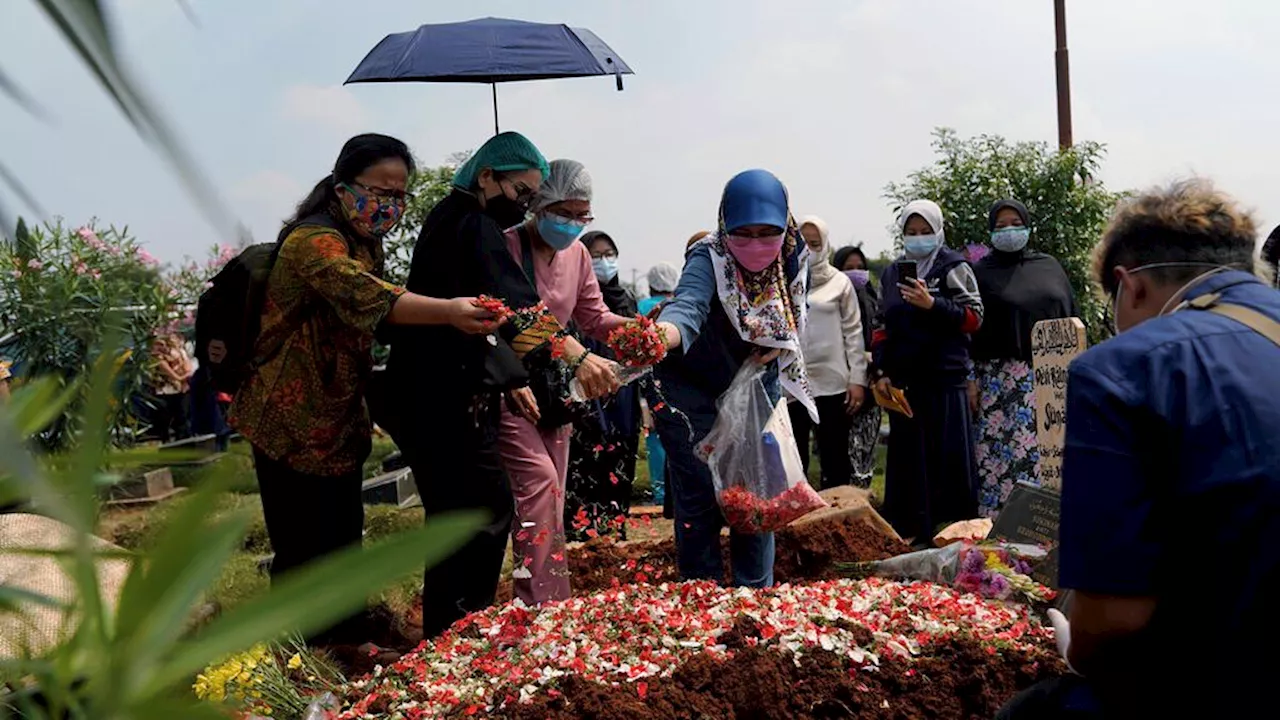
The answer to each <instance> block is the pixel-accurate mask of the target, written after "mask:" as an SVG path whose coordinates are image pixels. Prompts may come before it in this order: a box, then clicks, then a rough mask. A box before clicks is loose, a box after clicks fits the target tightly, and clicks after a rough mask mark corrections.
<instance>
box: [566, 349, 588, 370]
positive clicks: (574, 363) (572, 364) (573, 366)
mask: <svg viewBox="0 0 1280 720" xmlns="http://www.w3.org/2000/svg"><path fill="white" fill-rule="evenodd" d="M590 354H591V351H590V350H583V351H582V354H581V355H579V356H578V357H577V358H575V359H573V360H570V361H569V370H570V371H571V372H578V368H580V367H582V363H584V362H586V361H587V356H588V355H590Z"/></svg>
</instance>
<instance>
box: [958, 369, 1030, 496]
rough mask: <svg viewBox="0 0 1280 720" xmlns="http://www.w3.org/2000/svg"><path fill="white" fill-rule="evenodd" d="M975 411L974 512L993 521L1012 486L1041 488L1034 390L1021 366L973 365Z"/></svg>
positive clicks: (1028, 376)
mask: <svg viewBox="0 0 1280 720" xmlns="http://www.w3.org/2000/svg"><path fill="white" fill-rule="evenodd" d="M974 373H975V375H976V377H977V380H978V394H979V407H978V417H977V418H976V421H975V422H974V436H975V437H974V445H975V457H974V459H975V461H976V462H977V465H978V481H979V483H980V484H979V488H978V512H979V513H980V514H981V515H982V516H983V517H995V515H996V514H997V513H999V512H1000V508H1002V507H1004V503H1005V501H1006V500H1008V499H1009V493H1010V492H1012V491H1013V486H1014V484H1016V483H1019V482H1023V483H1029V484H1032V485H1039V484H1040V468H1039V465H1040V447H1039V444H1038V442H1037V439H1036V410H1035V385H1034V383H1033V378H1034V375H1033V373H1032V372H1031V365H1030V364H1029V363H1027V362H1024V361H1022V360H983V361H979V362H976V363H974Z"/></svg>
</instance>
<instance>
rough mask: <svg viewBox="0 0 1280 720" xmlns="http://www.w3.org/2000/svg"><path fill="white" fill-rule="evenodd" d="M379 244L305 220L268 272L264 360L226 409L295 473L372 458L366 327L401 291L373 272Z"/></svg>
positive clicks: (350, 466)
mask: <svg viewBox="0 0 1280 720" xmlns="http://www.w3.org/2000/svg"><path fill="white" fill-rule="evenodd" d="M383 260H384V256H383V252H382V247H381V244H378V243H357V244H356V247H355V248H354V249H352V247H351V245H350V243H349V241H348V240H347V239H346V238H345V237H343V235H342V234H340V233H339V232H338V231H336V230H333V229H331V228H325V227H318V226H302V227H299V228H297V229H296V230H294V231H293V232H292V233H290V234H289V236H288V237H287V238H285V241H284V245H283V246H282V247H281V249H280V257H279V259H278V260H277V261H276V264H275V267H274V268H273V269H272V271H271V279H270V281H269V282H268V284H267V297H266V300H265V303H264V307H263V311H262V330H261V334H260V335H259V336H258V344H257V354H258V356H259V358H260V362H261V365H260V366H259V368H258V370H257V371H256V372H255V373H253V374H252V375H251V376H250V378H249V380H248V381H247V382H246V383H245V385H244V387H243V388H241V390H240V392H239V393H238V394H237V396H236V399H235V404H234V405H233V406H232V408H231V417H230V422H231V425H232V427H234V428H235V429H236V430H237V431H239V432H240V434H241V435H243V436H244V437H245V438H247V439H248V440H249V442H250V443H252V444H253V446H254V447H255V448H257V449H259V450H260V451H262V452H264V453H266V454H267V455H268V456H269V457H271V458H273V459H275V460H279V461H282V462H285V463H287V464H288V465H289V466H290V467H292V468H293V469H295V470H298V471H299V472H304V473H310V474H314V475H341V474H345V473H349V472H352V471H354V470H357V469H359V468H360V467H361V466H362V464H363V463H364V460H365V458H366V457H368V455H369V450H370V444H371V436H372V430H371V427H372V426H371V424H370V421H369V411H368V409H367V408H366V406H365V401H364V395H365V387H366V384H367V382H368V379H369V374H370V372H371V371H372V369H373V355H372V350H373V333H374V329H375V328H377V326H378V324H379V323H380V322H382V320H383V318H385V317H386V316H387V314H388V313H389V312H391V307H392V306H393V305H394V304H395V301H396V299H397V298H398V297H399V296H400V295H401V294H402V293H404V289H403V288H398V287H396V286H394V285H392V284H390V283H388V282H385V281H383V280H382V279H380V278H379V277H378V276H377V274H375V269H376V270H377V271H379V272H380V271H381V268H382V265H383Z"/></svg>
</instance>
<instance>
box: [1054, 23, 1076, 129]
mask: <svg viewBox="0 0 1280 720" xmlns="http://www.w3.org/2000/svg"><path fill="white" fill-rule="evenodd" d="M1053 25H1054V34H1055V35H1056V39H1057V42H1056V43H1055V49H1054V52H1053V60H1054V65H1055V66H1056V69H1057V76H1058V148H1059V149H1060V150H1067V149H1068V148H1070V147H1071V146H1072V145H1073V144H1074V143H1073V142H1072V139H1071V70H1070V67H1069V65H1068V63H1067V0H1053Z"/></svg>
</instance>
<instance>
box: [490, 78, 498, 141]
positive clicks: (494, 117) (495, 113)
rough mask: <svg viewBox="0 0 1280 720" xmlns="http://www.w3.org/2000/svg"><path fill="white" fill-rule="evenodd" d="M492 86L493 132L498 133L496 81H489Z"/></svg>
mask: <svg viewBox="0 0 1280 720" xmlns="http://www.w3.org/2000/svg"><path fill="white" fill-rule="evenodd" d="M489 87H491V88H493V134H494V135H497V134H498V83H489Z"/></svg>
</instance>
